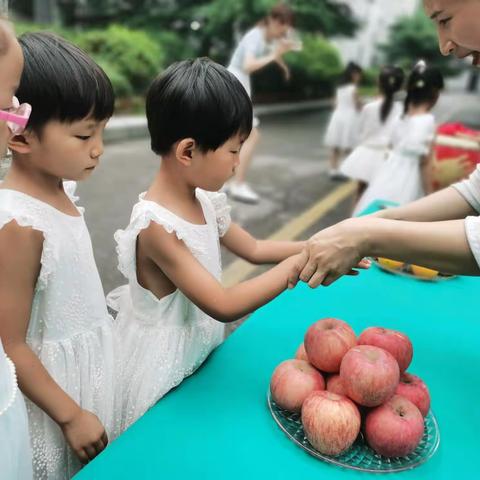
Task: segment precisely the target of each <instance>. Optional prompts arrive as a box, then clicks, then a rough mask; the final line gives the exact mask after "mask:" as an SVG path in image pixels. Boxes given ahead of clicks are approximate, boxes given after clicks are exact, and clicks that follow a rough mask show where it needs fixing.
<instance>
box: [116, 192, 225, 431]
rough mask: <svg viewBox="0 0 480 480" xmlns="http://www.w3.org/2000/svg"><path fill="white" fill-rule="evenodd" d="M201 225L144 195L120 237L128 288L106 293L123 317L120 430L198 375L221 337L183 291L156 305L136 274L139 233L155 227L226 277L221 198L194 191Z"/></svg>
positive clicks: (119, 319) (217, 325)
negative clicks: (201, 366) (170, 234)
mask: <svg viewBox="0 0 480 480" xmlns="http://www.w3.org/2000/svg"><path fill="white" fill-rule="evenodd" d="M196 196H197V199H198V201H199V202H200V203H201V205H202V209H203V214H204V217H205V222H206V223H205V224H204V225H197V224H192V223H190V222H187V221H186V220H184V219H182V218H180V217H178V216H177V215H175V214H174V213H172V212H170V211H169V210H167V209H166V208H164V207H162V206H161V205H159V204H158V203H156V202H152V201H149V200H145V199H144V194H142V195H140V198H139V202H138V203H137V204H136V205H135V206H134V208H133V211H132V215H131V218H130V224H129V225H128V227H127V228H126V229H125V230H118V231H117V232H116V233H115V240H116V241H117V252H118V263H119V269H120V271H121V272H122V273H123V275H124V276H125V277H126V278H127V279H128V285H124V286H122V287H119V288H117V289H115V290H114V291H113V292H111V293H110V294H109V295H108V298H107V302H108V305H109V306H110V307H111V308H113V309H114V310H117V311H118V315H117V318H116V321H115V327H116V329H117V331H118V335H117V338H118V341H119V351H120V352H121V355H122V361H121V376H120V381H119V383H118V391H117V395H118V396H119V397H121V398H122V399H123V406H122V430H124V429H126V428H127V427H128V426H129V425H130V424H132V423H133V422H134V421H135V420H137V419H138V418H139V417H140V416H141V415H143V414H144V413H145V412H146V411H147V410H148V409H149V408H150V407H152V406H153V405H154V404H155V402H157V401H158V400H159V399H160V398H162V397H163V396H164V395H165V394H166V393H167V392H168V391H169V390H171V389H172V388H173V387H175V386H176V385H178V384H179V383H180V382H181V381H182V380H183V379H184V378H185V377H186V376H188V375H190V374H191V373H193V372H194V371H195V370H196V369H197V368H198V367H199V366H200V365H201V364H202V363H203V362H204V360H205V359H206V358H207V357H208V355H209V354H210V352H211V351H212V350H213V349H214V348H215V347H216V346H218V345H219V344H220V343H221V342H222V341H223V338H224V325H223V324H222V323H220V322H218V321H216V320H214V319H213V318H211V317H209V316H208V315H207V314H206V313H204V312H203V311H202V310H200V308H198V307H197V306H196V305H195V304H193V303H192V302H191V301H190V300H189V299H188V298H187V297H186V296H185V295H184V294H183V293H182V292H181V291H180V290H176V291H175V292H173V293H171V294H169V295H166V296H165V297H163V298H161V299H158V298H157V297H155V296H154V295H153V294H152V292H150V291H149V290H147V289H145V288H143V287H142V286H140V284H139V283H138V281H137V271H136V245H137V237H138V234H139V233H140V232H141V231H142V230H143V229H145V228H147V227H148V226H149V225H150V222H155V223H157V224H158V225H161V226H162V227H164V228H165V230H166V231H167V232H169V233H172V232H175V235H176V236H177V237H178V238H179V239H180V240H182V241H183V242H185V245H186V246H187V247H188V249H189V250H190V251H191V252H192V255H194V256H195V258H196V259H197V260H198V261H199V262H200V263H201V264H202V265H203V266H204V267H205V268H206V269H207V270H208V271H209V272H210V273H211V274H212V275H213V276H214V277H215V278H216V279H217V280H219V281H220V279H221V273H222V268H221V257H220V243H219V237H221V236H223V235H224V234H225V233H226V232H227V230H228V228H229V226H230V222H231V220H230V214H229V211H230V207H229V206H228V205H227V201H226V196H225V194H223V193H211V192H205V191H203V190H200V189H197V191H196Z"/></svg>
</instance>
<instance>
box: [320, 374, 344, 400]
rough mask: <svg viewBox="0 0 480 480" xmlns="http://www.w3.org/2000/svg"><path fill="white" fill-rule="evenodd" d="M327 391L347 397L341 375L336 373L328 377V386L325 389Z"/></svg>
mask: <svg viewBox="0 0 480 480" xmlns="http://www.w3.org/2000/svg"><path fill="white" fill-rule="evenodd" d="M325 390H328V391H329V392H332V393H336V394H337V395H347V393H346V392H345V388H343V384H342V379H341V378H340V375H338V374H336V373H334V374H333V375H329V376H328V377H327V386H326V387H325Z"/></svg>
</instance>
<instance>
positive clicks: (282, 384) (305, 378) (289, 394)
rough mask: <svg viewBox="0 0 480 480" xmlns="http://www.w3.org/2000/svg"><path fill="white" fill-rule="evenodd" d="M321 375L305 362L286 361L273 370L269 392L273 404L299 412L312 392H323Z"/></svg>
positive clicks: (323, 384) (323, 385) (323, 381)
mask: <svg viewBox="0 0 480 480" xmlns="http://www.w3.org/2000/svg"><path fill="white" fill-rule="evenodd" d="M324 389H325V380H324V379H323V376H322V374H321V373H320V372H319V371H318V370H316V369H315V368H314V367H312V366H311V365H310V364H309V363H308V362H306V361H305V360H286V361H284V362H282V363H281V364H280V365H278V367H277V368H276V369H275V371H274V372H273V375H272V379H271V382H270V391H271V393H272V398H273V399H274V400H275V403H276V404H277V405H278V406H279V407H280V408H283V409H285V410H289V411H291V412H299V411H300V410H301V408H302V404H303V401H304V400H305V398H307V396H308V395H309V394H310V393H312V392H313V391H314V390H324Z"/></svg>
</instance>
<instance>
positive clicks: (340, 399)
mask: <svg viewBox="0 0 480 480" xmlns="http://www.w3.org/2000/svg"><path fill="white" fill-rule="evenodd" d="M302 424H303V428H304V430H305V435H306V436H307V438H308V441H309V442H310V443H311V444H312V446H313V447H314V448H316V449H317V450H318V451H319V452H321V453H323V454H325V455H339V454H340V453H342V452H344V451H345V450H347V449H348V448H349V447H350V446H351V445H352V443H353V442H354V441H355V439H356V438H357V436H358V433H359V432H360V413H359V412H358V409H357V407H356V406H355V404H354V403H353V402H352V401H351V400H350V399H349V398H347V397H344V396H343V395H337V394H336V393H332V392H327V391H325V390H323V391H317V392H313V393H311V394H310V395H309V396H308V397H307V398H306V399H305V402H304V403H303V407H302Z"/></svg>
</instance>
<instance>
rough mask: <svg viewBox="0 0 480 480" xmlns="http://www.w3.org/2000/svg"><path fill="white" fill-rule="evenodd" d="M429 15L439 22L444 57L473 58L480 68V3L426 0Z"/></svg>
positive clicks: (456, 0)
mask: <svg viewBox="0 0 480 480" xmlns="http://www.w3.org/2000/svg"><path fill="white" fill-rule="evenodd" d="M423 4H424V7H425V12H426V14H427V15H428V16H429V17H430V18H431V19H432V20H433V21H434V22H435V24H436V26H437V32H438V43H439V47H440V51H441V52H442V54H443V55H450V54H453V55H455V56H456V57H458V58H465V57H468V56H469V55H471V56H472V64H473V65H475V66H480V53H479V52H480V0H424V1H423Z"/></svg>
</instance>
